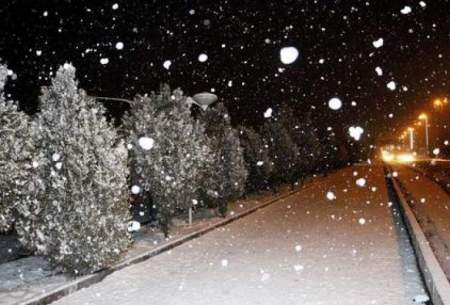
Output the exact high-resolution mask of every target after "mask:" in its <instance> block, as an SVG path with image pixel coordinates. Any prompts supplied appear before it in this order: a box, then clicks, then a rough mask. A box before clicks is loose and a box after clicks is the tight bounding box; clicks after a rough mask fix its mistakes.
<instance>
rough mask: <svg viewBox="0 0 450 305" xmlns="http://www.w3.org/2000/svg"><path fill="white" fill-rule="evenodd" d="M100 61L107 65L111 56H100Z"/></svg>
mask: <svg viewBox="0 0 450 305" xmlns="http://www.w3.org/2000/svg"><path fill="white" fill-rule="evenodd" d="M100 63H101V64H102V65H107V64H108V63H109V58H106V57H103V58H100Z"/></svg>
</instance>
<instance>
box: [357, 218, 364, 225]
mask: <svg viewBox="0 0 450 305" xmlns="http://www.w3.org/2000/svg"><path fill="white" fill-rule="evenodd" d="M358 222H359V224H360V225H363V224H365V223H366V220H365V219H364V218H362V217H361V218H360V219H358Z"/></svg>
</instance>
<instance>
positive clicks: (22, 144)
mask: <svg viewBox="0 0 450 305" xmlns="http://www.w3.org/2000/svg"><path fill="white" fill-rule="evenodd" d="M7 71H8V70H7V68H6V66H4V65H0V142H1V145H0V232H6V231H8V230H10V229H11V226H12V225H13V223H14V214H15V213H14V209H15V207H16V206H17V204H18V203H19V202H20V201H21V200H22V199H23V198H22V194H23V193H24V192H25V189H26V188H27V182H28V181H29V179H30V171H29V169H30V168H31V164H32V162H31V159H32V154H33V147H34V146H33V142H32V139H31V137H30V132H29V118H28V116H27V115H26V114H25V113H23V112H21V111H19V110H18V108H17V104H16V103H14V102H13V101H7V100H6V99H5V96H4V94H3V88H4V86H5V82H6V78H7V73H8V72H7Z"/></svg>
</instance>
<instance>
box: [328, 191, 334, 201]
mask: <svg viewBox="0 0 450 305" xmlns="http://www.w3.org/2000/svg"><path fill="white" fill-rule="evenodd" d="M327 199H328V200H335V199H336V195H335V194H334V193H333V192H331V191H328V192H327Z"/></svg>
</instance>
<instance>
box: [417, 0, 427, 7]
mask: <svg viewBox="0 0 450 305" xmlns="http://www.w3.org/2000/svg"><path fill="white" fill-rule="evenodd" d="M419 4H420V6H421V7H425V6H427V4H426V3H425V2H424V1H420V2H419Z"/></svg>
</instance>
